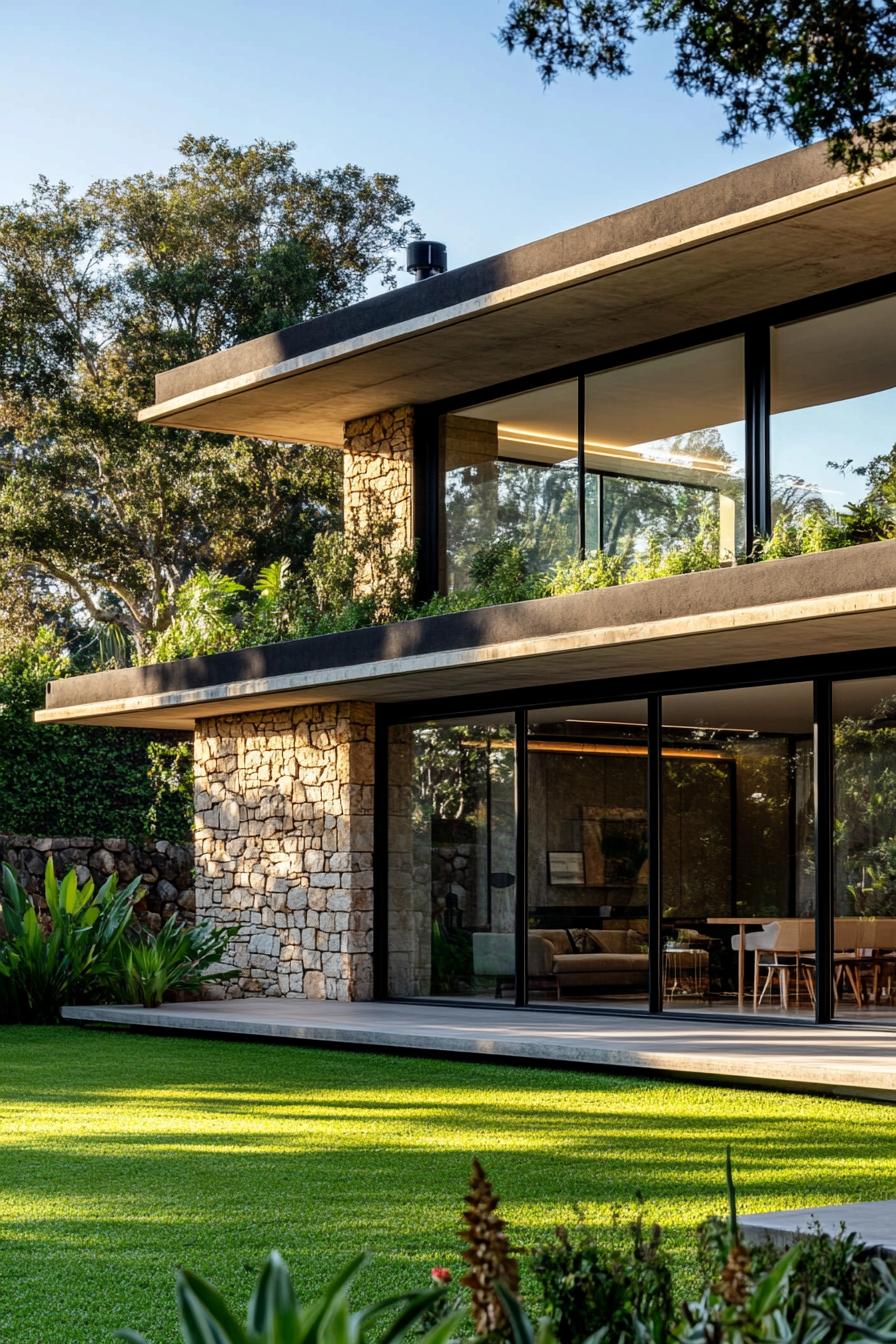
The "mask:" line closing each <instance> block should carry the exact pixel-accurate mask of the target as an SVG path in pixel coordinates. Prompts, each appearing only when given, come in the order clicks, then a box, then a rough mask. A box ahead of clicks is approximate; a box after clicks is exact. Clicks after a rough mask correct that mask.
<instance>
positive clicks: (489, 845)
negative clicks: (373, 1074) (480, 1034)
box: [388, 715, 516, 998]
mask: <svg viewBox="0 0 896 1344" xmlns="http://www.w3.org/2000/svg"><path fill="white" fill-rule="evenodd" d="M514 756H515V753H514V724H513V718H512V716H510V715H497V716H494V717H490V718H482V717H480V718H469V719H462V720H455V721H450V722H433V723H425V724H400V725H396V726H393V727H392V728H391V729H390V730H389V976H388V979H389V993H390V994H392V995H395V996H400V997H408V996H410V997H416V996H421V995H439V996H442V995H446V996H450V997H465V998H469V997H477V996H485V997H492V998H494V997H495V996H499V997H500V996H502V995H504V994H508V995H510V996H512V994H513V990H514V983H515V981H514V976H515V971H514V927H515V920H514V912H515V899H516V895H515V853H514V844H515V840H514V837H515V823H514Z"/></svg>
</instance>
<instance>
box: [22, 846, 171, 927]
mask: <svg viewBox="0 0 896 1344" xmlns="http://www.w3.org/2000/svg"><path fill="white" fill-rule="evenodd" d="M51 857H52V859H53V867H54V869H55V870H56V876H57V877H62V876H64V874H65V873H67V872H68V870H69V869H70V868H76V869H77V870H78V881H79V883H83V882H86V881H87V879H88V877H92V878H93V880H94V882H95V883H96V885H97V886H101V885H102V883H103V882H105V881H106V878H107V877H110V876H111V875H112V873H117V874H118V878H119V881H120V883H121V885H122V886H124V885H125V884H126V883H128V882H130V881H131V880H132V879H133V878H135V877H137V876H138V874H139V876H140V880H141V882H142V884H143V886H144V888H145V892H146V895H145V897H144V900H143V902H142V905H141V907H138V912H139V913H140V914H141V916H142V918H143V922H144V923H145V924H147V925H148V926H149V927H150V928H154V929H158V928H160V927H161V924H162V921H163V920H164V919H167V918H168V916H169V915H173V914H175V913H177V914H179V915H180V916H181V918H182V919H183V920H184V922H185V923H192V922H193V919H194V911H195V909H196V901H195V895H194V891H193V848H192V846H191V845H172V844H169V842H168V841H167V840H156V841H154V842H151V843H149V844H147V845H143V846H140V845H134V844H132V843H131V842H130V841H129V840H122V839H121V838H120V837H117V836H106V837H102V836H90V835H76V836H39V835H0V862H2V863H7V864H9V866H10V868H12V870H13V872H15V873H17V874H18V875H19V880H20V881H21V883H22V885H23V886H24V887H25V888H26V890H27V891H30V892H32V893H33V894H34V895H39V894H40V893H41V892H42V891H43V877H44V869H45V868H46V866H47V859H48V858H51Z"/></svg>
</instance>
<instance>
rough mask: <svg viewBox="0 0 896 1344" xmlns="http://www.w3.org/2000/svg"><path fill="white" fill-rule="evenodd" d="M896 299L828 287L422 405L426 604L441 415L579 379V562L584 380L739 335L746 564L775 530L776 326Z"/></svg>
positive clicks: (420, 511)
mask: <svg viewBox="0 0 896 1344" xmlns="http://www.w3.org/2000/svg"><path fill="white" fill-rule="evenodd" d="M894 294H896V272H892V273H890V274H888V275H885V276H878V277H875V278H874V279H871V280H866V281H861V282H860V283H858V284H854V285H847V286H843V287H842V288H839V289H834V290H827V291H825V292H824V293H821V294H817V295H813V296H811V297H809V298H806V299H800V300H796V301H792V302H790V303H785V304H779V305H776V306H775V307H771V308H764V309H761V310H757V311H756V312H753V313H748V314H743V315H741V316H739V317H736V318H731V319H726V320H725V321H721V322H716V323H712V324H709V325H707V326H703V327H698V328H691V329H690V330H688V331H685V332H680V333H676V334H675V335H672V336H668V337H664V338H662V339H660V340H656V341H650V342H647V343H644V344H641V345H635V346H628V347H626V348H624V349H620V350H614V351H611V352H609V353H607V354H603V355H597V356H593V357H592V358H589V359H584V360H578V361H576V362H575V363H572V364H563V365H559V366H555V367H553V368H550V369H546V370H540V371H539V372H537V373H532V374H526V375H523V376H521V377H519V378H514V379H509V380H506V381H504V382H501V383H493V384H491V385H488V386H485V387H479V388H475V389H470V390H469V391H466V392H464V393H463V394H461V395H458V396H454V397H449V398H445V399H443V400H441V401H437V402H429V403H427V404H426V405H424V406H418V407H417V421H416V435H415V441H416V451H415V473H416V474H415V492H414V494H415V536H416V537H417V539H418V542H417V548H418V549H417V555H418V576H417V593H418V597H419V598H420V599H421V600H426V599H428V598H429V597H431V596H432V595H433V594H434V593H437V592H438V593H443V592H444V591H445V549H446V529H445V507H444V480H445V472H444V461H445V452H444V442H442V438H441V430H440V426H441V424H442V417H443V416H444V415H446V414H449V413H450V412H452V411H459V410H464V409H467V408H469V407H472V406H476V405H478V404H480V403H482V402H485V401H493V400H497V399H498V398H500V397H508V396H512V395H514V394H515V393H520V392H529V391H533V390H535V389H537V388H540V387H547V386H550V385H551V384H554V383H559V382H571V381H573V380H577V382H578V392H577V419H578V452H577V456H578V511H577V513H578V528H577V530H578V536H577V544H578V545H577V549H578V554H579V557H580V558H581V557H582V556H584V554H585V528H586V519H585V489H584V480H585V473H586V468H585V379H586V378H587V377H588V376H589V375H590V374H594V373H603V372H606V371H609V370H611V369H617V368H622V367H624V366H625V365H627V364H636V363H641V362H642V361H644V360H647V359H654V358H657V357H659V356H662V355H671V354H678V353H680V352H682V351H685V350H691V349H695V348H696V347H699V346H701V345H711V344H714V343H715V342H718V341H722V340H727V339H731V338H733V337H740V338H741V339H742V340H743V343H744V416H743V419H744V494H745V507H744V523H745V552H746V556H747V559H749V558H750V557H751V555H752V554H753V552H754V548H755V546H756V543H757V541H759V540H761V539H762V538H763V537H767V536H768V535H769V534H770V533H771V530H772V443H771V430H770V426H771V391H772V388H771V341H772V329H773V328H774V327H775V326H778V325H781V324H784V323H788V322H795V321H799V320H800V319H801V318H810V317H819V316H822V315H823V314H826V313H833V312H836V311H837V310H838V309H843V308H852V307H854V306H856V305H857V304H861V303H868V302H872V301H873V300H875V299H881V298H887V297H890V296H892V295H894Z"/></svg>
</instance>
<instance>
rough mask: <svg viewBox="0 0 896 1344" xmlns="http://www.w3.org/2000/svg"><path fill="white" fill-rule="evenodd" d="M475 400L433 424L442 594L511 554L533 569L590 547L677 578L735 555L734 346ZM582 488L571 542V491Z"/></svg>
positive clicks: (738, 430) (739, 429)
mask: <svg viewBox="0 0 896 1344" xmlns="http://www.w3.org/2000/svg"><path fill="white" fill-rule="evenodd" d="M582 392H583V396H584V403H585V407H584V409H585V419H584V434H583V444H582V456H583V462H582V464H581V465H582V468H583V470H582V475H581V477H580V456H579V432H580V424H579V380H578V379H573V380H570V381H567V382H562V383H556V384H554V385H553V386H549V387H541V388H536V389H534V390H533V391H530V392H522V393H519V394H517V395H514V396H509V397H503V398H500V399H498V400H495V401H491V402H486V403H481V404H479V405H476V406H471V407H468V408H466V409H464V410H462V411H458V412H454V413H452V414H450V415H445V416H443V417H442V420H441V430H440V434H441V448H442V460H443V463H444V510H445V557H444V574H443V582H444V585H445V587H446V588H447V589H448V591H454V590H457V589H460V588H464V587H466V586H469V585H470V583H471V581H473V580H475V578H476V574H475V565H476V557H477V556H478V555H479V554H480V553H481V552H482V551H483V550H485V548H487V547H489V546H491V545H492V543H494V542H496V541H498V542H501V541H506V542H511V543H514V544H516V545H517V546H519V548H520V549H521V551H522V552H523V555H524V557H525V560H526V564H527V566H528V569H529V571H530V572H532V573H537V572H546V571H548V570H550V569H551V568H552V567H553V566H554V565H555V564H557V562H558V561H563V560H567V559H569V558H571V557H573V556H575V555H577V554H578V553H579V549H580V547H581V548H583V549H584V550H585V551H595V550H603V551H605V552H606V553H607V554H609V555H612V556H616V557H618V558H619V560H620V561H621V564H622V568H623V569H627V568H629V567H630V566H631V565H632V564H633V563H634V562H636V561H637V560H639V559H640V560H644V559H647V558H648V557H650V558H663V557H665V556H667V555H668V554H669V553H676V552H679V553H685V552H686V553H687V557H686V565H685V567H686V568H709V567H711V566H713V565H717V564H718V565H724V564H730V563H732V562H733V561H734V560H735V559H736V558H737V557H738V556H740V555H742V554H743V551H744V546H745V534H744V507H743V501H744V357H743V341H742V339H741V338H740V337H734V338H732V339H730V340H725V341H717V342H714V343H713V344H710V345H705V346H700V347H698V348H696V349H693V350H685V351H681V352H679V353H677V354H672V355H664V356H662V357H657V358H655V359H649V360H642V361H640V362H639V363H637V364H630V365H626V366H624V367H622V368H618V369H612V370H608V371H607V372H604V373H597V374H593V375H590V376H589V377H588V378H586V379H584V380H583V385H582ZM580 479H581V480H582V481H583V482H584V484H583V487H582V488H583V492H584V498H583V500H582V515H583V517H584V536H580V509H579V489H580Z"/></svg>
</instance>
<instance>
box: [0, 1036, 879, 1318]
mask: <svg viewBox="0 0 896 1344" xmlns="http://www.w3.org/2000/svg"><path fill="white" fill-rule="evenodd" d="M0 1062H2V1069H0V1340H2V1341H3V1344H38V1341H40V1344H94V1341H107V1340H109V1339H110V1338H111V1332H112V1330H113V1329H114V1328H115V1327H117V1326H120V1325H131V1326H133V1327H135V1328H138V1329H141V1330H142V1331H144V1333H146V1335H147V1336H148V1338H149V1339H150V1340H151V1341H152V1344H173V1341H174V1340H175V1339H176V1333H175V1327H174V1316H173V1301H172V1292H171V1289H172V1277H173V1272H174V1268H175V1266H176V1265H177V1264H178V1263H184V1264H187V1265H190V1266H191V1267H193V1268H195V1269H197V1270H199V1271H200V1272H201V1273H203V1274H206V1275H208V1276H209V1277H212V1278H213V1279H214V1280H215V1281H216V1282H217V1283H219V1284H220V1285H221V1286H222V1287H223V1288H224V1289H225V1290H226V1291H227V1292H228V1293H229V1294H231V1295H232V1297H233V1298H234V1299H236V1300H239V1301H240V1302H243V1301H244V1300H245V1298H246V1297H247V1296H248V1292H249V1288H250V1285H251V1283H252V1281H253V1278H254V1275H255V1272H256V1270H257V1268H258V1266H259V1264H260V1263H261V1261H262V1259H263V1257H264V1255H265V1253H266V1252H267V1250H268V1249H269V1248H270V1247H272V1246H276V1247H278V1248H279V1249H280V1250H281V1251H282V1252H283V1253H284V1254H285V1255H286V1257H287V1258H288V1260H289V1261H290V1262H291V1264H292V1265H293V1267H294V1268H295V1271H296V1274H297V1279H298V1281H299V1284H300V1287H301V1289H302V1290H303V1292H304V1293H306V1294H307V1293H312V1292H314V1291H315V1289H317V1288H319V1287H320V1285H321V1284H322V1283H323V1281H324V1280H325V1279H326V1278H327V1277H328V1275H329V1274H330V1273H331V1272H332V1271H333V1269H334V1268H335V1267H336V1266H337V1265H339V1264H340V1263H341V1262H342V1261H343V1260H345V1259H346V1258H347V1257H348V1256H349V1255H350V1254H352V1253H353V1252H355V1251H357V1250H358V1249H360V1248H364V1247H366V1248H369V1249H370V1250H371V1251H372V1252H374V1255H375V1259H374V1262H373V1265H372V1267H371V1268H370V1269H369V1270H368V1271H366V1282H365V1285H364V1286H365V1288H366V1289H367V1290H369V1292H370V1293H371V1294H372V1293H374V1292H375V1293H386V1292H388V1291H390V1290H394V1289H397V1288H403V1287H410V1286H412V1285H415V1284H422V1283H424V1282H426V1281H427V1280H428V1271H429V1268H430V1266H432V1265H434V1264H448V1265H450V1266H452V1267H454V1268H457V1267H458V1243H457V1240H456V1228H457V1224H458V1212H459V1208H460V1202H461V1198H462V1195H463V1193H464V1187H465V1181H466V1177H467V1172H468V1168H469V1163H470V1158H471V1156H472V1155H473V1154H476V1155H478V1156H479V1158H480V1159H481V1160H482V1162H483V1164H484V1166H485V1168H486V1170H487V1171H488V1172H489V1174H490V1175H491V1177H492V1179H493V1181H494V1183H495V1185H496V1187H497V1189H498V1191H499V1192H500V1193H501V1194H502V1196H503V1199H504V1210H505V1213H506V1216H507V1217H508V1219H509V1220H510V1222H511V1224H512V1229H513V1233H514V1237H515V1239H516V1241H517V1242H518V1243H521V1244H525V1243H528V1242H531V1241H532V1240H533V1239H536V1238H537V1237H538V1236H539V1235H540V1234H541V1233H543V1232H545V1231H547V1230H548V1229H550V1228H551V1227H552V1226H553V1225H554V1224H555V1223H556V1222H557V1221H559V1220H569V1219H572V1218H573V1217H574V1216H575V1214H574V1210H575V1209H576V1208H580V1209H581V1210H582V1211H583V1213H584V1214H585V1216H586V1217H587V1218H588V1219H589V1220H592V1221H594V1222H596V1223H600V1224H609V1223H610V1222H611V1220H612V1217H613V1210H614V1209H621V1210H622V1211H623V1213H625V1211H626V1210H627V1209H630V1208H631V1202H632V1196H633V1194H634V1192H635V1191H637V1190H640V1191H642V1192H643V1194H644V1196H645V1198H646V1200H647V1202H648V1209H649V1212H650V1214H651V1215H652V1216H655V1217H657V1218H658V1219H659V1220H660V1221H661V1222H662V1223H663V1224H664V1226H665V1227H667V1228H668V1229H669V1233H670V1245H671V1246H672V1247H673V1249H674V1250H675V1251H676V1254H677V1255H678V1257H679V1261H680V1264H681V1272H682V1282H683V1283H685V1282H686V1280H687V1277H688V1273H689V1264H690V1261H691V1245H692V1230H693V1228H694V1226H695V1225H696V1224H697V1222H698V1221H699V1220H700V1219H702V1218H703V1217H705V1216H706V1215H707V1214H709V1213H713V1212H718V1211H721V1209H722V1206H723V1197H722V1164H723V1155H724V1148H725V1144H726V1142H728V1141H729V1140H730V1141H731V1143H732V1144H733V1147H734V1154H735V1165H736V1170H737V1175H738V1183H739V1188H740V1194H741V1201H742V1208H743V1210H744V1211H745V1212H748V1211H750V1210H751V1209H752V1210H758V1209H763V1208H773V1207H776V1206H785V1205H801V1204H806V1203H815V1202H818V1203H831V1202H834V1201H838V1200H854V1199H879V1198H883V1197H886V1196H891V1195H892V1194H893V1192H894V1184H896V1181H894V1177H896V1147H894V1138H896V1110H894V1109H892V1108H888V1107H886V1106H874V1105H870V1104H867V1103H864V1104H861V1103H853V1102H848V1101H839V1100H833V1099H820V1098H809V1097H799V1096H782V1095H778V1094H771V1093H760V1092H744V1091H735V1090H730V1091H729V1090H725V1089H721V1088H715V1089H710V1088H702V1087H694V1086H687V1085H678V1084H671V1083H667V1082H653V1081H646V1080H645V1081H641V1080H633V1079H631V1078H614V1077H605V1076H600V1075H588V1074H581V1073H560V1072H557V1073H554V1072H542V1071H536V1070H528V1069H512V1068H504V1067H495V1066H489V1065H478V1064H468V1063H460V1062H458V1063H453V1062H443V1061H433V1060H423V1059H399V1058H389V1057H387V1056H377V1055H361V1054H343V1053H337V1052H331V1051H324V1050H320V1051H316V1050H307V1051H306V1050H299V1049H289V1048H285V1047H282V1046H268V1045H256V1044H252V1043H246V1044H240V1043H229V1042H218V1041H202V1040H198V1041H197V1040H177V1039H162V1038H158V1039H154V1038H151V1037H141V1036H126V1035H119V1034H115V1033H112V1032H108V1033H106V1032H102V1033H101V1032H90V1031H79V1030H76V1029H72V1028H44V1029H41V1028H6V1029H3V1030H0Z"/></svg>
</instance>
